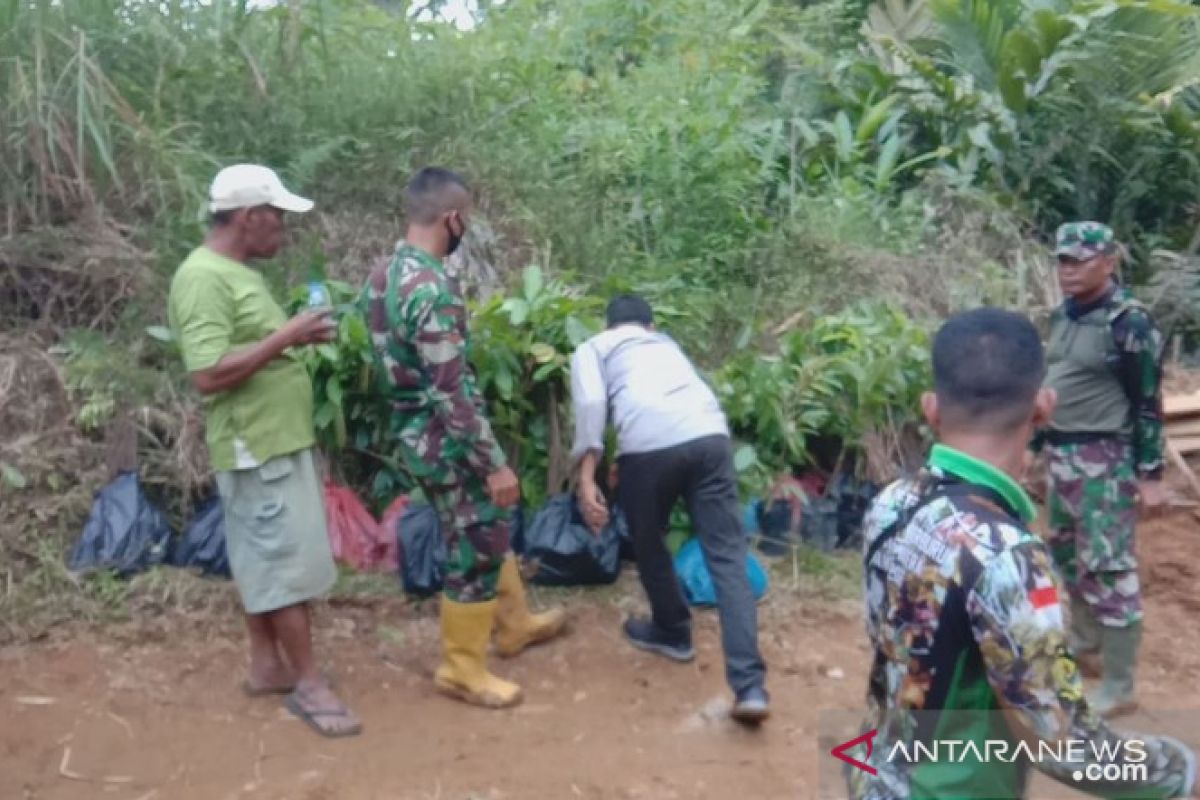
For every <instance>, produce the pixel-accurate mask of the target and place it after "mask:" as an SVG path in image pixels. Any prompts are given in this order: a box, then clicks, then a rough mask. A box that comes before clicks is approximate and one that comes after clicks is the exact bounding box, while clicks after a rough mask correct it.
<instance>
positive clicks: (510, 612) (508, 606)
mask: <svg viewBox="0 0 1200 800" xmlns="http://www.w3.org/2000/svg"><path fill="white" fill-rule="evenodd" d="M496 594H497V600H496V602H497V603H498V608H497V611H496V653H497V655H500V656H503V657H504V658H511V657H513V656H515V655H517V654H518V653H520V652H521V651H522V650H524V649H525V648H527V647H529V646H530V645H535V644H538V643H539V642H544V641H547V640H549V639H553V638H554V637H555V636H558V635H559V634H560V633H562V631H563V627H564V626H565V625H566V623H567V615H566V614H565V613H564V612H563V611H562V609H558V608H556V609H554V610H553V611H545V612H543V613H541V614H531V613H529V604H528V603H527V602H526V600H525V585H524V584H523V583H522V582H521V571H520V570H519V569H518V568H517V559H516V557H515V556H514V555H512V554H511V553H509V554H508V556H506V557H505V559H504V564H503V565H502V566H501V567H500V578H499V583H498V584H497V587H496Z"/></svg>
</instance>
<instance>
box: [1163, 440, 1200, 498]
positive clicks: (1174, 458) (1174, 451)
mask: <svg viewBox="0 0 1200 800" xmlns="http://www.w3.org/2000/svg"><path fill="white" fill-rule="evenodd" d="M1167 456H1168V457H1170V459H1171V462H1172V463H1173V464H1174V465H1175V466H1176V467H1178V468H1179V471H1180V472H1182V473H1183V477H1185V478H1187V482H1188V484H1190V485H1191V487H1192V491H1193V492H1195V493H1196V496H1197V497H1200V478H1197V477H1196V473H1195V472H1192V468H1191V467H1189V466H1188V463H1187V460H1186V459H1185V458H1184V457H1183V454H1182V453H1180V452H1179V449H1178V448H1177V447H1175V444H1174V443H1173V442H1172V441H1171V440H1170V439H1167Z"/></svg>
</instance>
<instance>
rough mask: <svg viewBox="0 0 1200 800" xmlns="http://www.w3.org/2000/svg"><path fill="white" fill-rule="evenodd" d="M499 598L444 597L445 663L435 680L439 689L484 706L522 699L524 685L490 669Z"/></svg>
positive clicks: (510, 702)
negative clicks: (467, 599) (476, 600)
mask: <svg viewBox="0 0 1200 800" xmlns="http://www.w3.org/2000/svg"><path fill="white" fill-rule="evenodd" d="M496 605H497V601H495V600H489V601H487V602H485V603H456V602H454V601H453V600H450V599H448V598H447V597H446V596H445V595H443V596H442V663H441V666H439V667H438V668H437V672H435V673H434V676H433V682H434V685H435V686H436V687H437V689H438V691H439V692H442V693H443V694H447V695H450V696H451V697H457V698H458V699H460V700H463V701H465V702H468V703H471V704H472V705H477V706H483V707H485V708H507V707H508V706H514V705H516V704H517V703H519V702H521V687H520V686H517V685H516V684H515V683H510V682H509V681H506V680H504V679H502V678H497V677H496V676H495V675H493V674H491V673H490V672H488V670H487V663H486V658H487V646H488V640H489V639H490V638H491V636H492V624H493V622H494V621H495V618H496Z"/></svg>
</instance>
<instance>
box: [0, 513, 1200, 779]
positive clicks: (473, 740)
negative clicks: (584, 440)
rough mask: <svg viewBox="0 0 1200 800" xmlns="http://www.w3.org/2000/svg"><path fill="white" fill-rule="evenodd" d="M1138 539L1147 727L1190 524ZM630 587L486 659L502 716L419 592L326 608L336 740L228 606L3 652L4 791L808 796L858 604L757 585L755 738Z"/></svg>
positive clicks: (1175, 521)
mask: <svg viewBox="0 0 1200 800" xmlns="http://www.w3.org/2000/svg"><path fill="white" fill-rule="evenodd" d="M1140 534H1141V537H1142V538H1141V542H1142V544H1141V553H1142V560H1143V575H1144V579H1145V581H1146V583H1147V585H1148V592H1147V595H1148V596H1147V620H1148V624H1147V636H1146V644H1145V649H1144V653H1143V660H1142V664H1143V666H1142V669H1141V671H1140V675H1139V683H1140V687H1139V688H1140V692H1141V696H1142V702H1143V704H1144V706H1146V707H1147V708H1148V709H1150V711H1149V712H1148V713H1145V714H1142V715H1140V716H1141V719H1139V720H1138V721H1137V723H1138V727H1141V728H1146V729H1152V728H1153V724H1154V723H1153V720H1154V711H1153V710H1154V709H1164V710H1170V711H1173V712H1179V711H1181V710H1186V709H1197V710H1200V643H1198V641H1197V639H1196V638H1195V631H1196V629H1197V628H1196V625H1197V622H1196V619H1197V614H1200V593H1198V592H1197V589H1196V579H1197V566H1196V561H1195V559H1196V555H1195V554H1196V552H1197V545H1198V544H1200V524H1198V523H1197V521H1196V519H1195V518H1194V517H1193V516H1192V515H1190V514H1184V513H1178V514H1175V515H1174V516H1173V517H1171V518H1170V519H1167V520H1163V521H1160V522H1155V523H1152V524H1148V525H1145V526H1143V528H1142V530H1141V531H1140ZM631 571H632V568H629V569H627V573H628V572H631ZM622 580H623V585H625V584H628V588H629V589H630V591H629V592H626V593H621V594H619V595H613V594H612V593H600V594H592V595H587V594H583V595H582V596H581V597H576V598H575V599H573V600H572V601H571V606H572V611H573V614H574V622H573V630H572V633H571V635H570V636H569V638H567V639H565V640H563V641H562V642H560V643H557V644H554V645H550V646H547V647H544V648H541V649H538V650H535V651H532V652H530V653H527V654H525V655H523V656H522V657H520V658H518V659H516V660H514V661H511V662H499V661H497V662H494V664H495V668H496V671H497V672H499V673H500V674H503V675H506V676H508V677H510V678H512V679H514V680H517V681H518V682H520V683H521V684H522V686H523V687H524V688H525V692H526V699H525V702H524V704H523V705H521V706H520V707H518V708H516V709H513V710H508V711H499V712H497V711H485V710H480V709H475V708H471V707H468V706H465V705H462V704H460V703H456V702H453V701H450V700H447V699H444V698H442V697H440V696H438V695H436V694H435V693H434V692H433V689H432V686H431V676H432V670H433V668H434V666H435V665H436V659H437V623H436V617H435V616H434V610H433V606H432V605H431V604H422V605H412V604H407V603H405V602H403V601H401V600H399V599H397V600H395V601H381V602H378V603H371V604H347V603H338V604H334V605H332V606H331V607H328V608H325V609H324V610H323V611H322V612H321V615H320V626H321V634H320V644H321V651H322V654H323V657H324V660H325V661H326V662H327V664H328V666H329V669H330V671H331V672H332V674H333V675H334V677H335V680H336V682H337V685H338V687H339V689H340V690H341V691H342V692H343V694H344V696H345V697H346V698H348V699H349V700H350V701H351V702H352V704H353V705H354V707H355V708H356V710H357V711H358V712H359V714H360V715H361V716H362V718H363V720H364V724H365V732H364V734H363V735H362V736H361V737H358V738H356V739H348V740H338V741H330V740H325V739H321V738H318V737H316V736H315V735H313V734H312V733H310V732H309V730H308V729H307V728H306V727H305V726H304V725H303V724H302V723H300V722H297V721H295V720H293V719H292V718H291V717H290V716H289V715H288V714H287V713H286V712H285V711H283V710H282V708H281V705H280V703H279V701H278V700H277V699H249V698H246V697H244V696H243V695H242V694H241V693H240V691H239V688H238V686H239V682H240V680H241V677H242V667H243V654H242V640H241V637H240V631H239V630H238V628H237V626H236V621H235V620H234V619H233V618H232V617H230V618H229V619H225V620H221V621H219V622H218V623H217V624H215V625H198V624H196V623H195V622H194V621H193V620H190V619H189V618H186V617H178V618H168V619H159V620H156V621H155V624H154V625H152V626H147V625H145V624H144V621H142V622H139V623H138V624H135V625H131V626H125V627H122V628H119V629H115V630H104V631H92V632H88V633H71V634H64V635H62V636H60V637H56V640H55V641H52V642H48V643H43V644H37V645H25V646H20V647H10V648H8V649H5V650H0V798H3V799H4V800H9V799H10V798H12V799H13V800H16V799H21V800H32V799H33V798H36V799H37V800H74V799H75V798H80V799H82V798H87V799H89V800H90V799H91V798H113V799H114V800H168V799H169V800H174V799H175V798H179V799H180V800H190V799H191V798H196V799H197V800H201V799H203V800H208V799H209V798H212V799H213V800H225V799H226V798H229V799H230V800H232V799H233V798H242V797H246V798H278V799H279V800H283V799H285V798H286V800H343V799H346V800H371V799H373V798H388V800H410V799H411V800H509V799H511V800H517V799H518V798H520V799H524V798H532V799H534V800H541V799H542V798H545V799H546V800H572V798H585V799H588V798H595V799H596V800H601V799H603V800H617V799H618V798H620V799H624V798H646V799H647V800H659V799H662V800H673V799H674V798H680V799H682V798H688V800H693V799H694V798H722V800H724V799H726V798H745V799H746V800H750V798H763V799H764V800H774V798H808V797H814V796H816V794H817V786H818V777H819V770H823V769H828V762H831V761H832V759H831V757H830V756H829V754H828V748H822V747H820V746H819V744H818V733H817V721H818V714H819V712H821V711H822V710H832V709H841V710H851V709H858V708H860V707H861V702H862V695H863V691H864V688H865V674H866V667H867V662H868V650H867V647H866V643H865V636H864V633H863V628H862V624H861V621H860V607H859V603H858V601H857V600H832V599H828V598H827V599H820V598H817V597H815V596H814V597H808V596H806V595H805V594H804V593H800V594H796V593H794V592H791V591H776V592H775V593H774V594H773V596H770V597H768V598H767V600H766V601H765V602H764V603H763V605H762V607H761V610H762V626H763V636H762V639H763V645H764V650H765V653H766V657H767V659H768V662H769V667H770V676H769V681H770V683H769V686H770V689H771V691H772V693H773V697H774V712H775V714H774V717H773V718H772V719H771V720H770V721H769V722H768V723H767V724H766V725H765V726H764V727H763V728H762V729H761V730H759V731H747V730H744V729H741V728H739V727H738V726H736V725H734V724H733V723H731V722H729V721H727V720H726V719H724V718H723V716H722V712H723V711H724V707H725V704H727V702H728V699H727V692H726V689H725V687H724V681H723V676H722V669H721V658H720V644H719V639H718V637H717V626H716V620H715V618H714V616H713V615H712V614H711V613H702V614H701V615H700V616H699V623H698V628H699V631H698V641H697V645H698V658H697V660H696V661H695V662H694V663H693V664H690V665H676V664H672V663H669V662H665V661H663V660H661V659H658V658H655V657H653V656H650V655H647V654H643V653H640V652H637V651H634V650H632V649H631V648H629V647H628V646H627V645H626V644H625V643H624V642H623V641H622V640H621V638H620V636H619V627H618V626H619V623H620V620H621V618H622V617H623V615H624V614H625V613H626V612H627V611H628V610H629V609H630V608H631V607H633V606H635V605H637V604H638V602H639V601H638V600H637V599H635V598H636V597H637V593H636V591H633V588H634V583H633V581H632V576H631V575H629V574H626V575H625V576H624V577H623V579H622ZM614 597H616V599H614ZM545 599H546V598H544V597H542V598H540V600H542V601H544V600H545ZM1193 744H1194V745H1195V744H1200V742H1193ZM1037 793H1038V792H1037V791H1036V790H1035V794H1037ZM1057 796H1061V794H1060V795H1057Z"/></svg>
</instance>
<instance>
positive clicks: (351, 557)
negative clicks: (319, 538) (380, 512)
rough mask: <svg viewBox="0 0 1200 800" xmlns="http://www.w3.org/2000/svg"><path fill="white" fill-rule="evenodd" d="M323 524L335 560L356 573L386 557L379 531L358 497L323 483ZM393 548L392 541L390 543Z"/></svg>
mask: <svg viewBox="0 0 1200 800" xmlns="http://www.w3.org/2000/svg"><path fill="white" fill-rule="evenodd" d="M325 522H326V524H327V527H328V529H329V544H330V547H331V548H332V549H333V557H334V559H335V560H337V561H339V562H341V563H343V564H346V565H347V566H350V567H353V568H354V569H357V570H370V569H375V568H376V567H378V566H380V564H381V563H383V560H384V558H385V557H386V553H385V552H384V551H385V547H384V542H385V539H387V538H390V537H385V536H384V535H383V531H382V528H381V526H380V524H379V523H378V522H376V520H375V518H374V517H373V516H371V512H370V511H367V509H366V508H365V507H364V506H363V504H362V502H361V501H359V499H358V496H357V495H356V494H354V492H353V491H351V490H350V489H348V488H346V487H345V486H338V485H337V484H336V483H333V482H332V481H325ZM393 547H394V542H393Z"/></svg>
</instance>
